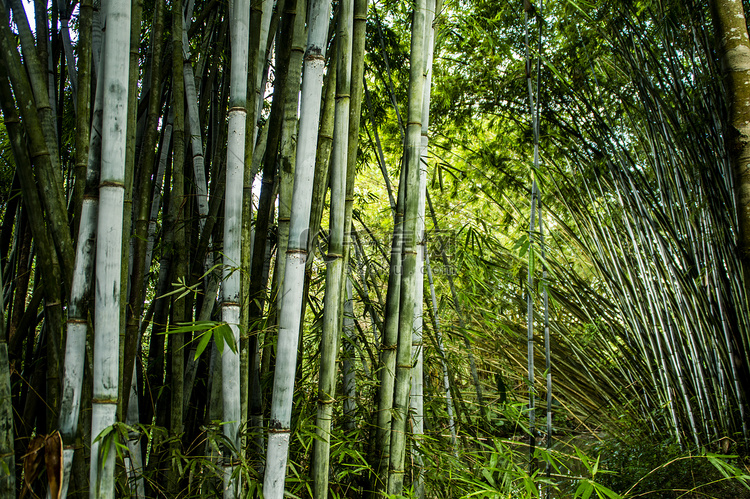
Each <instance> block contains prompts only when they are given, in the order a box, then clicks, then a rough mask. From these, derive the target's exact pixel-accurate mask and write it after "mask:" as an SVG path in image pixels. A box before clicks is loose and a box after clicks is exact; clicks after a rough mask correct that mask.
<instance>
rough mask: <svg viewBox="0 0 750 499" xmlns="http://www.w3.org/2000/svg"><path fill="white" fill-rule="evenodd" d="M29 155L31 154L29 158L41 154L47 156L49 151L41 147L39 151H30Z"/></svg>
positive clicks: (40, 155) (37, 156) (39, 156)
mask: <svg viewBox="0 0 750 499" xmlns="http://www.w3.org/2000/svg"><path fill="white" fill-rule="evenodd" d="M29 156H31V159H36V158H41V157H42V156H49V151H48V150H47V149H42V150H41V151H39V152H32V153H31V154H30V155H29Z"/></svg>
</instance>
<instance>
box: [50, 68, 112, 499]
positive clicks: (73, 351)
mask: <svg viewBox="0 0 750 499" xmlns="http://www.w3.org/2000/svg"><path fill="white" fill-rule="evenodd" d="M99 81H100V84H97V88H96V96H95V98H94V114H93V120H92V123H91V134H90V137H89V156H88V165H87V168H86V191H85V192H84V197H83V205H82V207H81V217H80V223H79V225H78V239H77V247H76V260H75V267H74V268H73V281H72V284H71V290H70V301H69V304H68V322H67V336H66V343H65V363H64V365H63V379H62V386H61V389H62V397H61V399H60V415H59V419H58V427H59V429H60V435H61V437H62V439H63V444H64V449H63V464H64V466H63V477H62V479H63V481H62V486H61V487H60V489H61V496H60V497H61V498H62V499H65V497H67V494H68V486H69V484H70V471H71V465H72V463H73V454H74V448H73V445H74V441H75V436H76V431H77V430H78V417H79V415H80V410H81V392H82V387H83V366H84V365H85V364H86V362H85V354H86V335H87V333H88V320H87V317H86V316H87V313H88V310H87V308H86V307H84V300H85V299H86V297H87V296H88V295H89V293H90V292H91V285H92V283H93V280H92V275H93V272H94V254H95V249H96V226H97V217H98V210H99V197H98V191H97V189H98V187H99V166H100V165H99V163H100V162H101V150H102V148H101V145H102V143H101V141H102V133H101V132H102V131H101V128H102V113H103V110H102V102H103V98H104V89H103V86H102V85H101V81H102V80H101V79H100V80H99Z"/></svg>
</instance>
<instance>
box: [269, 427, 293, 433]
mask: <svg viewBox="0 0 750 499" xmlns="http://www.w3.org/2000/svg"><path fill="white" fill-rule="evenodd" d="M291 432H292V430H290V429H289V428H271V427H269V428H268V433H291Z"/></svg>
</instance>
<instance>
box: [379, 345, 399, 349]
mask: <svg viewBox="0 0 750 499" xmlns="http://www.w3.org/2000/svg"><path fill="white" fill-rule="evenodd" d="M380 349H381V350H396V345H387V346H386V345H380Z"/></svg>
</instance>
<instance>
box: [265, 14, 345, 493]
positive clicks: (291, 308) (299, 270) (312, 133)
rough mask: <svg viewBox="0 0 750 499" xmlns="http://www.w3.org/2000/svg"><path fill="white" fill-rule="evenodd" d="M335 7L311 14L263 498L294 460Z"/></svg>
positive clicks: (279, 484)
mask: <svg viewBox="0 0 750 499" xmlns="http://www.w3.org/2000/svg"><path fill="white" fill-rule="evenodd" d="M329 12H330V3H329V2H327V1H326V0H313V1H312V3H311V4H310V9H309V13H308V22H309V24H308V30H309V31H308V39H307V48H306V51H305V58H304V64H305V66H304V79H303V81H302V103H303V104H302V112H301V114H300V125H299V141H298V145H297V161H296V165H297V166H296V169H295V173H294V193H293V195H292V206H294V207H295V209H293V210H292V213H291V220H290V225H289V247H288V249H287V253H286V264H285V265H286V271H285V282H284V287H283V295H284V301H283V305H282V308H283V310H284V313H283V315H282V316H281V317H280V321H279V335H278V341H277V347H276V348H277V362H276V369H275V372H274V382H273V399H272V406H271V420H270V422H269V435H268V452H267V457H266V470H265V475H264V478H263V495H264V497H266V498H267V499H281V498H282V497H283V493H284V477H285V475H286V463H287V458H288V449H289V438H290V431H291V428H290V424H291V410H292V395H293V392H294V373H295V369H296V365H297V343H298V337H299V331H300V325H301V324H300V321H301V314H300V312H301V309H302V294H303V287H304V286H303V282H304V273H305V272H304V271H305V263H306V260H307V229H308V227H309V221H310V205H311V201H312V192H311V190H312V178H313V173H314V158H315V154H313V153H314V151H315V149H316V140H315V139H316V137H317V132H318V125H319V115H320V97H321V93H322V83H323V67H324V65H325V50H326V49H325V47H326V42H327V40H326V38H327V34H328V19H329V16H330V14H329Z"/></svg>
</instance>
